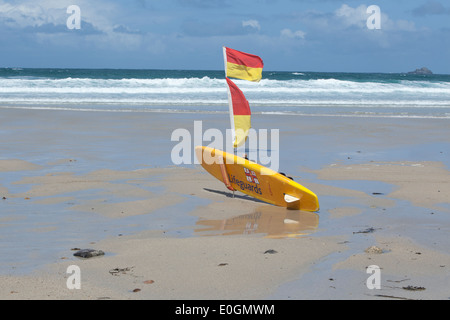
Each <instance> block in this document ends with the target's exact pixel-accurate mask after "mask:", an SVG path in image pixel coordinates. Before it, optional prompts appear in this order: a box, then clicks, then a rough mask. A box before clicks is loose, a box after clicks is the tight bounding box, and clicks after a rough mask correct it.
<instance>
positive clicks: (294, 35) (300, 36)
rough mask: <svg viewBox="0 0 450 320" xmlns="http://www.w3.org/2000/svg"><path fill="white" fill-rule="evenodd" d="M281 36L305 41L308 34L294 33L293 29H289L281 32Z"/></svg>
mask: <svg viewBox="0 0 450 320" xmlns="http://www.w3.org/2000/svg"><path fill="white" fill-rule="evenodd" d="M280 34H281V36H282V37H285V38H291V39H294V38H297V39H305V36H306V33H305V32H304V31H301V30H297V31H292V30H291V29H288V28H286V29H283V30H281V32H280Z"/></svg>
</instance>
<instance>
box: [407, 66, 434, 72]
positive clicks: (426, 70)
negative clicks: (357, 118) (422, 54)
mask: <svg viewBox="0 0 450 320" xmlns="http://www.w3.org/2000/svg"><path fill="white" fill-rule="evenodd" d="M408 74H433V72H431V70H430V69H428V68H425V67H423V68H420V69H416V70H414V71H410V72H408Z"/></svg>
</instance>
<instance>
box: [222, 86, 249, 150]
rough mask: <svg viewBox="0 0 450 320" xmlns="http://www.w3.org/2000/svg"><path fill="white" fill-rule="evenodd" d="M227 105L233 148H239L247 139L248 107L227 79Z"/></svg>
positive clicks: (237, 89)
mask: <svg viewBox="0 0 450 320" xmlns="http://www.w3.org/2000/svg"><path fill="white" fill-rule="evenodd" d="M225 79H226V80H227V83H228V94H229V97H228V103H229V107H230V118H231V128H232V130H233V147H234V148H237V147H239V146H241V145H242V144H243V143H244V142H245V140H246V139H247V134H248V130H250V128H251V123H250V117H251V112H250V106H249V104H248V101H247V99H246V98H245V96H244V94H243V93H242V91H241V90H240V89H239V88H238V87H237V86H236V85H235V84H234V82H233V81H231V80H230V79H228V78H225Z"/></svg>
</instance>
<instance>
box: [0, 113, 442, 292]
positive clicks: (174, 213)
mask: <svg viewBox="0 0 450 320" xmlns="http://www.w3.org/2000/svg"><path fill="white" fill-rule="evenodd" d="M194 120H203V127H204V128H203V130H206V129H207V128H219V129H221V130H225V129H226V128H227V125H228V123H227V120H228V118H227V116H226V115H222V114H160V113H138V112H136V113H132V112H72V111H51V110H17V109H2V110H0V134H1V135H2V139H1V142H0V147H1V150H2V152H1V154H0V212H1V213H0V228H1V236H0V241H1V245H0V251H1V255H0V282H1V286H0V298H1V299H448V298H450V295H449V294H448V284H449V283H450V272H449V268H450V252H449V250H448V248H449V247H450V239H449V238H448V232H449V231H450V201H449V199H450V198H449V196H448V195H450V174H449V171H448V168H449V166H450V160H449V158H450V157H449V156H448V155H449V152H450V148H449V147H450V127H449V126H448V120H438V119H402V118H399V119H388V118H354V117H353V118H350V117H349V118H344V117H342V118H340V117H301V116H281V115H280V116H278V115H260V114H255V115H254V116H253V118H252V123H253V125H254V127H255V128H256V129H259V128H267V129H270V128H275V129H280V148H279V151H280V171H283V172H287V173H289V174H290V175H291V176H293V177H294V179H295V180H296V181H298V182H299V183H301V184H303V185H304V186H306V187H308V188H310V189H311V190H313V191H314V192H315V193H316V194H317V195H318V197H319V202H320V206H321V208H320V211H319V212H317V213H309V212H293V211H288V210H286V209H284V208H278V207H274V206H271V205H268V204H265V203H263V202H260V201H256V200H254V199H251V198H249V197H247V196H245V195H243V194H240V193H237V194H236V197H234V198H233V197H232V196H231V193H230V192H229V191H228V190H227V189H226V188H225V187H224V186H223V184H221V183H220V182H218V181H216V180H215V179H214V178H213V177H211V176H210V175H208V174H207V173H206V172H205V171H204V170H203V169H202V168H201V167H200V166H199V165H193V164H192V165H189V164H188V165H182V166H175V165H173V163H172V161H171V157H170V154H171V150H172V148H173V147H174V146H175V144H176V143H177V142H174V141H171V133H172V131H173V130H174V129H176V128H186V129H187V130H189V131H190V132H193V122H194ZM205 144H208V142H205ZM371 246H376V247H377V248H379V249H380V250H381V251H380V252H381V253H371V251H368V252H366V249H367V248H369V247H371ZM75 248H82V249H84V248H93V249H98V250H102V251H104V252H105V255H104V256H100V257H94V258H90V259H79V258H76V257H74V256H73V253H74V252H75V251H74V250H72V249H75ZM70 265H77V266H78V267H79V268H80V270H81V289H72V290H70V289H68V288H67V283H66V282H67V280H68V279H69V277H70V275H71V274H69V273H67V268H68V267H69V266H70ZM369 265H377V266H379V267H380V270H381V289H369V288H368V287H367V285H366V280H367V279H368V277H369V276H370V274H368V273H367V272H366V271H367V267H368V266H369Z"/></svg>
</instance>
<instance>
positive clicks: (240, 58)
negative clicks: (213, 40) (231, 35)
mask: <svg viewBox="0 0 450 320" xmlns="http://www.w3.org/2000/svg"><path fill="white" fill-rule="evenodd" d="M223 56H224V59H225V76H226V77H230V78H237V79H243V80H249V81H256V82H258V81H259V80H261V78H262V69H263V67H264V63H263V61H262V59H261V58H260V57H258V56H255V55H253V54H250V53H245V52H242V51H237V50H234V49H230V48H227V47H223Z"/></svg>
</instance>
